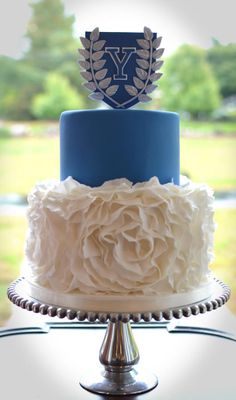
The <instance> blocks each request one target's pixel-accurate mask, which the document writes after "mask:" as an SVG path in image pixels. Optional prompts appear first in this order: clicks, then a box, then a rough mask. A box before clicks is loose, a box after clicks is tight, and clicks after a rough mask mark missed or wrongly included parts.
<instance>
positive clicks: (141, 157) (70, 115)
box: [60, 110, 179, 186]
mask: <svg viewBox="0 0 236 400" xmlns="http://www.w3.org/2000/svg"><path fill="white" fill-rule="evenodd" d="M60 166H61V180H64V179H65V178H67V177H68V176H72V177H73V178H74V179H76V180H77V181H79V182H80V183H83V184H85V185H88V186H99V185H101V184H103V183H104V182H105V181H108V180H111V179H117V178H127V179H129V180H130V181H131V182H133V183H137V182H143V181H146V180H149V179H150V178H151V177H153V176H157V177H158V178H159V181H160V182H161V183H167V182H173V183H175V184H179V117H178V114H176V113H172V112H164V111H146V110H86V111H84V110H83V111H65V112H63V113H62V114H61V118H60Z"/></svg>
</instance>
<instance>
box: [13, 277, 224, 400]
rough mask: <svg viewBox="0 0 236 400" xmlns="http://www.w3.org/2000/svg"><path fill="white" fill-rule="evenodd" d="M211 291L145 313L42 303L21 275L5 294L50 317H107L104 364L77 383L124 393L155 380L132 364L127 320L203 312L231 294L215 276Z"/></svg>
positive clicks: (144, 388) (138, 390)
mask: <svg viewBox="0 0 236 400" xmlns="http://www.w3.org/2000/svg"><path fill="white" fill-rule="evenodd" d="M213 292H214V293H213V294H212V295H211V296H210V297H209V298H207V299H204V300H202V301H200V302H197V303H194V304H188V305H182V306H176V307H175V308H168V309H166V310H157V311H156V312H145V313H137V312H136V313H125V312H124V313H111V312H109V313H106V312H102V313H100V312H98V311H94V312H90V311H89V312H87V311H84V310H74V309H68V308H65V307H64V306H63V305H62V304H61V305H53V304H43V303H42V302H39V301H38V300H36V299H33V298H32V297H30V296H28V295H27V283H26V280H25V279H24V278H19V279H17V280H16V281H14V282H13V283H12V284H11V285H10V287H9V288H8V297H9V299H10V301H11V302H12V303H13V304H15V305H17V306H19V307H21V308H23V309H26V310H28V311H33V312H35V313H41V314H43V315H49V316H50V317H55V316H58V317H59V318H68V319H69V320H73V319H75V318H77V319H78V320H79V321H84V320H86V319H87V320H88V321H90V322H95V321H97V320H98V321H100V322H102V323H104V322H107V321H108V325H107V330H106V333H105V337H104V340H103V343H102V346H101V349H100V353H99V360H100V362H101V364H102V365H103V366H104V368H103V370H102V372H101V373H99V372H98V373H97V374H96V376H89V377H88V376H87V377H85V378H84V379H82V380H81V382H80V384H81V386H82V387H83V388H85V389H87V390H89V391H91V392H94V393H98V394H104V395H110V396H111V395H118V396H119V395H120V396H126V395H134V394H140V393H145V392H147V391H149V390H151V389H153V388H154V387H156V386H157V384H158V379H157V377H156V376H155V375H152V374H151V373H146V372H145V371H141V370H139V368H137V369H136V368H135V366H136V364H138V361H139V352H138V348H137V345H136V343H135V340H134V337H133V334H132V329H131V325H130V321H133V322H135V323H138V322H140V321H141V320H144V321H146V322H150V321H151V320H152V319H153V320H155V321H161V320H162V319H166V320H171V319H172V318H177V319H180V318H182V317H190V316H191V315H198V314H203V313H205V312H207V311H212V310H214V309H217V308H218V307H221V306H222V305H223V304H225V303H226V302H227V301H228V299H229V297H230V289H229V287H228V286H226V285H225V284H224V283H222V282H220V281H219V280H216V279H215V281H214V291H213Z"/></svg>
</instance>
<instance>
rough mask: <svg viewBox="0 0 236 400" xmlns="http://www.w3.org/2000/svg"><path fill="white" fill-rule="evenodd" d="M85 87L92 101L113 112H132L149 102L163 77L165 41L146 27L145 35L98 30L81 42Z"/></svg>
mask: <svg viewBox="0 0 236 400" xmlns="http://www.w3.org/2000/svg"><path fill="white" fill-rule="evenodd" d="M80 40H81V43H82V45H83V47H84V48H83V49H79V53H80V55H81V56H82V57H83V59H82V60H80V61H79V64H80V66H81V67H82V68H83V71H82V72H81V75H82V77H83V78H84V79H85V80H86V81H87V82H86V83H85V84H84V86H85V87H86V88H87V89H88V90H89V91H91V92H92V93H91V94H90V95H89V98H91V99H93V100H103V101H104V102H105V103H107V104H108V105H110V106H111V107H113V108H121V109H124V108H129V107H132V106H133V105H134V104H136V103H138V102H143V103H146V102H149V101H150V100H151V97H150V96H148V95H149V94H150V93H152V92H153V91H154V90H155V89H156V88H157V86H156V85H154V82H155V81H157V80H159V79H160V77H161V76H162V73H160V72H157V71H159V69H160V68H161V66H162V64H163V60H160V57H161V56H162V54H163V52H164V49H163V48H160V44H161V40H162V37H157V35H156V33H153V32H152V31H151V29H149V28H147V27H145V28H144V32H143V33H114V32H109V33H108V32H99V29H98V28H95V29H94V30H93V31H92V32H86V35H85V37H81V38H80Z"/></svg>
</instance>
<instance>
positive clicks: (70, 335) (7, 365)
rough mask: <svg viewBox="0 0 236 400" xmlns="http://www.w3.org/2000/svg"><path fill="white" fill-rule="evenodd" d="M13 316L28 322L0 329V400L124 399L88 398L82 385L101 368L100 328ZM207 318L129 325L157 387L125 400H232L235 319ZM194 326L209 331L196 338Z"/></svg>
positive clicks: (219, 313)
mask: <svg viewBox="0 0 236 400" xmlns="http://www.w3.org/2000/svg"><path fill="white" fill-rule="evenodd" d="M17 314H18V316H19V315H20V316H21V315H23V316H25V315H27V318H28V322H27V321H24V318H22V320H21V322H20V319H19V320H18V323H17V322H16V320H14V319H13V320H12V321H11V323H10V324H9V325H8V326H6V327H5V328H4V329H1V330H0V354H1V363H0V377H1V395H2V398H3V399H4V400H5V399H7V400H13V399H14V400H15V399H19V400H23V399H24V400H49V399H57V400H78V399H79V400H83V399H84V400H86V399H88V400H89V399H91V400H93V399H94V400H97V399H100V400H101V399H121V396H119V397H118V396H102V395H96V394H93V393H90V392H88V391H86V390H84V389H83V388H81V386H80V384H79V381H80V379H81V377H82V376H84V375H87V376H90V374H91V373H92V371H93V370H94V371H96V370H100V369H102V366H101V365H100V364H99V361H98V353H99V349H100V346H101V343H102V340H103V337H104V333H105V326H104V325H101V324H96V325H94V324H88V323H78V322H69V321H68V322H66V321H65V322H64V321H60V320H58V319H52V318H45V317H41V318H40V317H39V316H37V315H36V316H35V315H34V316H33V315H32V313H28V312H26V311H23V310H20V309H19V312H18V313H17ZM207 314H208V315H206V314H204V315H201V316H198V317H190V318H184V319H181V320H180V321H177V320H172V321H171V322H163V323H155V324H136V325H133V333H134V337H135V340H136V343H137V345H138V348H139V353H140V362H139V364H138V367H139V368H140V367H141V368H143V369H144V370H145V371H150V372H153V373H155V374H156V375H157V376H158V380H159V384H158V386H157V387H156V388H155V389H154V390H152V391H150V392H148V393H145V394H142V395H136V396H128V397H127V399H128V400H130V399H135V400H137V399H143V400H153V399H161V400H170V399H171V400H173V399H175V400H180V399H181V400H187V399H188V400H189V399H191V400H199V399H201V400H211V399H212V400H213V399H214V400H218V399H224V400H235V398H236V379H235V363H236V361H235V360H236V325H235V317H233V316H231V315H230V314H229V311H227V310H226V309H225V307H223V308H222V309H221V310H220V309H219V310H215V311H214V312H211V313H207ZM35 317H36V318H35ZM199 327H200V328H203V329H204V332H205V328H207V329H208V328H209V327H210V328H209V329H210V330H209V331H208V334H207V335H206V334H204V332H201V330H200V333H197V331H199V329H197V328H199ZM22 328H24V329H23V330H22ZM167 328H169V329H167ZM187 328H190V332H191V333H189V330H188V329H187ZM222 328H224V329H222ZM226 328H227V329H226ZM219 330H220V332H219ZM222 330H223V331H225V332H226V334H225V335H224V334H221V331H222ZM194 331H195V333H194ZM217 332H218V334H219V336H218V337H217V336H214V335H213V334H215V333H217ZM227 334H229V335H228V339H227ZM232 339H233V340H232ZM3 395H4V396H3ZM122 397H123V396H122Z"/></svg>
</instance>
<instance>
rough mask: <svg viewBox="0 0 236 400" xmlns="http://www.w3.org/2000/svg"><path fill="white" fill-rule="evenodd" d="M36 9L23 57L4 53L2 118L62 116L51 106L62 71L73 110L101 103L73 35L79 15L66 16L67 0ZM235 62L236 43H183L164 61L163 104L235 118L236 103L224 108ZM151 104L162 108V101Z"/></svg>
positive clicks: (36, 4) (234, 88) (43, 2)
mask: <svg viewBox="0 0 236 400" xmlns="http://www.w3.org/2000/svg"><path fill="white" fill-rule="evenodd" d="M31 9H32V16H31V19H30V21H29V24H28V29H27V33H26V37H27V38H28V44H29V46H28V50H27V51H25V53H24V54H23V56H22V58H21V59H20V60H14V59H11V58H9V57H3V56H2V57H0V77H1V79H0V93H1V96H0V118H5V119H12V120H27V119H28V120H33V119H39V118H50V119H51V118H55V119H57V118H58V113H59V111H60V110H61V108H60V107H59V104H57V102H55V103H54V108H53V107H52V105H53V104H52V100H53V96H52V90H51V89H50V88H49V86H51V83H50V82H52V77H51V74H56V75H57V82H58V86H59V87H60V89H58V91H59V90H61V91H63V87H65V85H67V87H68V90H69V92H70V93H71V94H72V93H73V91H74V93H73V94H72V97H73V101H72V104H75V106H73V107H72V108H76V109H78V108H80V109H83V108H94V107H96V106H97V103H96V102H94V101H91V100H89V99H88V93H87V91H86V89H84V87H83V85H82V80H81V76H80V72H79V68H78V65H77V60H78V54H77V48H78V47H79V46H80V44H79V40H78V39H77V38H75V37H74V32H73V25H74V22H75V19H74V17H73V16H69V15H66V13H65V10H64V2H63V1H62V0H50V1H48V0H37V1H31ZM235 65H236V44H229V45H227V46H223V45H221V44H220V43H219V42H217V40H215V41H214V43H213V46H212V48H210V49H209V50H203V49H200V48H197V47H195V46H191V45H183V46H181V47H180V48H179V49H177V50H176V52H175V53H174V54H172V55H171V56H169V57H168V58H167V59H166V60H165V63H164V67H163V72H164V76H163V78H162V79H161V81H160V89H161V90H160V91H159V96H160V99H159V103H160V106H161V107H162V108H165V109H168V110H174V111H178V112H181V113H186V112H187V115H188V116H189V117H192V118H193V119H196V118H198V119H199V118H200V119H203V118H209V117H210V118H211V117H214V118H216V119H231V120H234V119H236V106H235V102H236V101H235V102H234V103H233V108H232V107H231V108H230V110H229V109H228V108H227V109H226V108H225V106H224V104H223V107H222V105H221V106H220V103H221V100H222V99H225V98H227V97H229V96H233V95H235V96H236V68H235ZM59 76H60V77H61V78H59ZM55 79H56V78H53V80H55ZM65 79H67V80H68V81H67V83H66V84H65ZM45 88H46V89H45ZM54 89H55V85H54ZM75 92H76V93H77V96H79V97H78V98H77V103H76V95H75ZM46 97H48V99H47V98H46ZM59 97H60V96H59ZM67 97H69V96H67ZM42 99H43V100H42ZM59 103H60V104H61V106H62V105H63V106H64V109H68V108H70V107H71V106H70V102H68V101H64V102H61V101H59ZM32 104H33V106H32ZM43 104H44V105H43ZM49 105H50V106H49ZM142 106H143V105H142ZM158 106H159V104H158ZM148 107H150V106H148ZM151 107H155V108H157V102H155V101H154V102H153V104H152V105H151ZM144 108H145V105H144ZM217 110H218V111H217ZM49 112H50V115H49Z"/></svg>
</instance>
